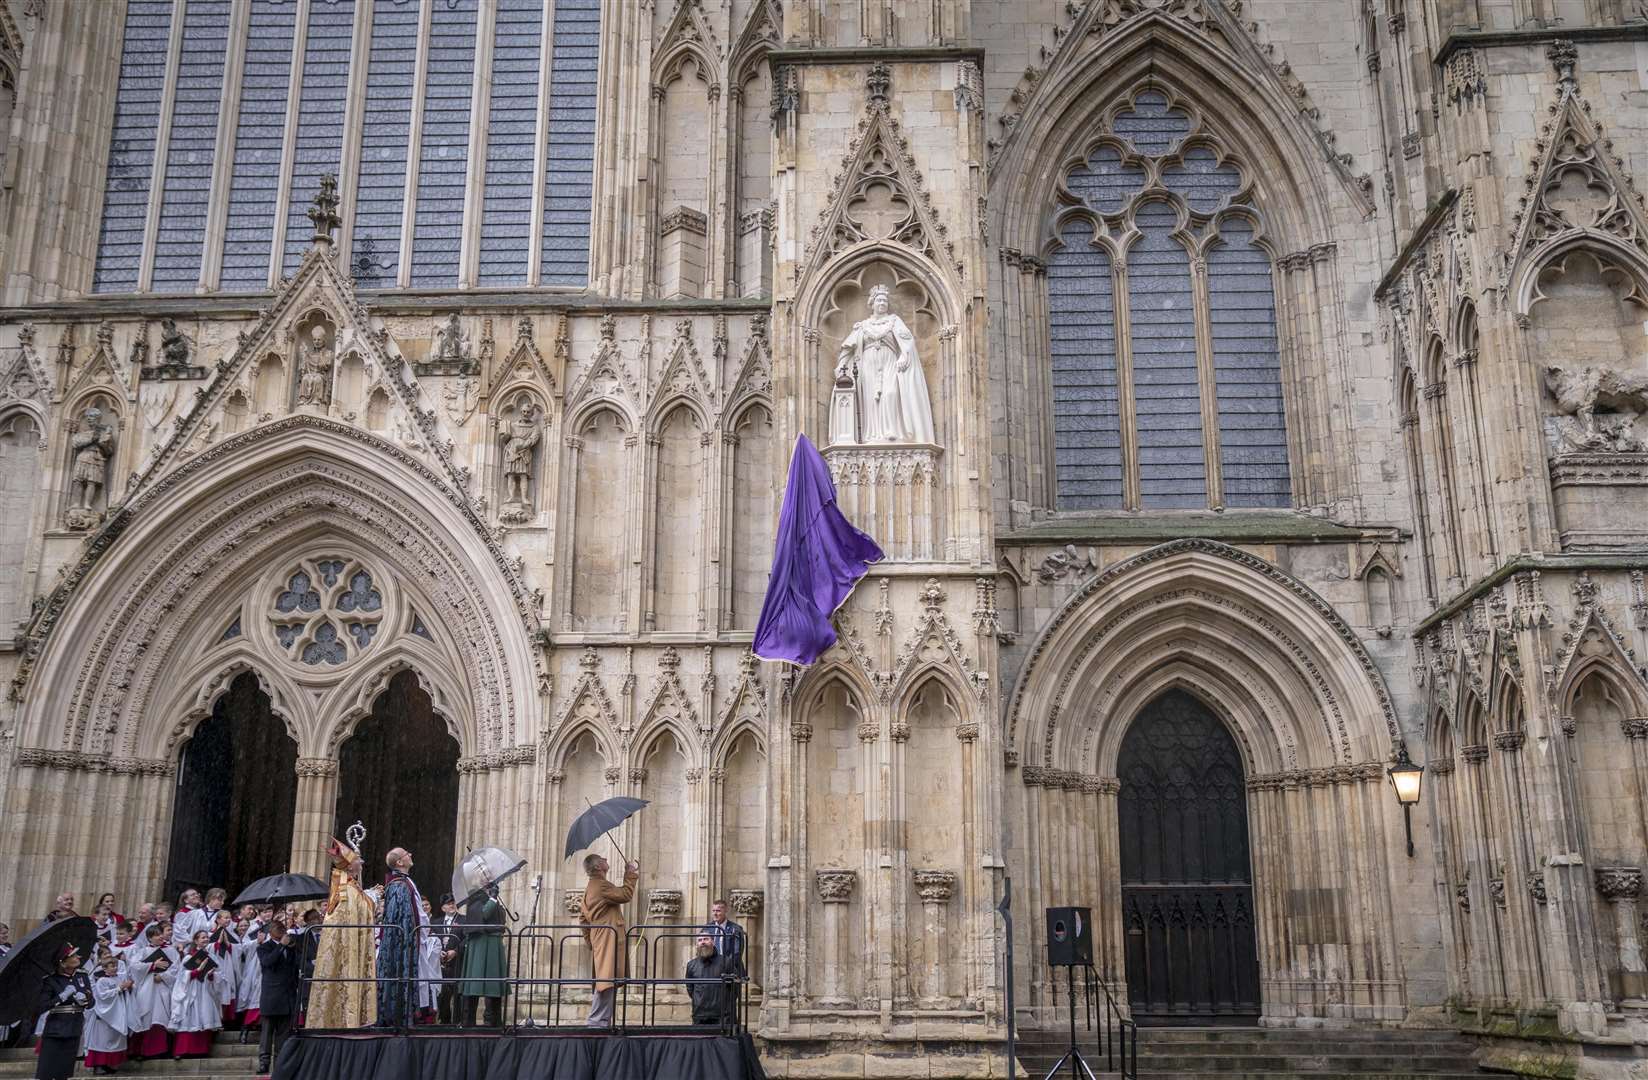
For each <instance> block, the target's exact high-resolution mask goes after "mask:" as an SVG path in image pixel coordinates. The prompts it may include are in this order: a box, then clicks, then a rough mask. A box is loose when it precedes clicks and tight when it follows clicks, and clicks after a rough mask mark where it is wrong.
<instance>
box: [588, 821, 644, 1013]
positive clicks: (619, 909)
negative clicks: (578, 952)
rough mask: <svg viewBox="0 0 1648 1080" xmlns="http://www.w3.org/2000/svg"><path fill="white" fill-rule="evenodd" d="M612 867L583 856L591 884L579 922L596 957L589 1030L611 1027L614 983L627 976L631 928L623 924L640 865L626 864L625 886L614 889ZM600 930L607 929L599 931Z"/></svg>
mask: <svg viewBox="0 0 1648 1080" xmlns="http://www.w3.org/2000/svg"><path fill="white" fill-rule="evenodd" d="M610 865H611V864H609V863H608V862H607V861H606V860H605V859H603V858H602V857H601V856H599V855H596V854H593V853H591V854H589V855H586V856H584V873H586V874H588V875H589V884H588V885H587V886H585V888H584V899H583V902H582V903H581V904H580V905H579V907H578V916H579V920H578V921H579V922H581V923H582V924H583V926H584V937H585V939H586V940H588V941H589V948H590V953H591V955H592V956H593V957H594V971H595V991H594V993H593V994H592V995H591V997H590V1001H589V1026H590V1027H607V1026H609V1025H611V1023H612V1008H613V1005H614V1004H615V1003H616V1001H617V998H618V984H617V982H616V981H614V980H617V979H622V978H625V977H626V976H627V975H628V966H627V964H626V963H625V961H626V960H627V959H628V955H627V954H626V953H625V951H624V945H625V941H624V934H625V932H626V931H627V930H628V929H629V924H628V923H627V922H626V921H625V920H624V905H625V904H627V903H629V902H630V901H631V900H633V899H634V898H635V883H636V882H637V881H638V880H640V877H641V864H640V863H638V862H635V861H633V860H631V861H630V862H628V863H626V864H624V883H623V885H614V884H613V883H612V882H610V881H608V880H607V869H608V868H609V866H610ZM598 927H603V928H605V929H600V930H598V929H597V928H598Z"/></svg>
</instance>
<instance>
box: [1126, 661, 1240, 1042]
mask: <svg viewBox="0 0 1648 1080" xmlns="http://www.w3.org/2000/svg"><path fill="white" fill-rule="evenodd" d="M1116 771H1117V775H1118V777H1119V779H1120V780H1121V791H1120V793H1119V794H1118V797H1117V824H1118V831H1119V840H1120V842H1121V843H1120V851H1121V860H1120V861H1121V878H1122V924H1123V933H1124V935H1125V942H1126V945H1125V948H1126V954H1125V955H1126V964H1127V995H1128V999H1129V1004H1130V1006H1131V1008H1132V1012H1133V1016H1134V1018H1135V1019H1137V1020H1138V1021H1139V1023H1141V1024H1160V1025H1171V1024H1186V1025H1189V1024H1249V1023H1256V1022H1257V1021H1258V1018H1259V961H1258V951H1257V937H1256V934H1255V927H1254V919H1253V872H1252V869H1251V865H1252V864H1251V860H1250V858H1249V839H1248V817H1247V793H1246V787H1245V777H1244V769H1243V766H1242V757H1241V753H1240V752H1239V750H1238V749H1237V747H1236V741H1235V740H1234V739H1233V738H1231V735H1230V732H1229V730H1228V729H1227V728H1226V727H1225V725H1224V724H1223V723H1222V722H1221V721H1220V720H1219V718H1218V717H1217V716H1215V715H1213V713H1212V712H1211V711H1210V710H1209V709H1208V708H1207V706H1205V705H1204V704H1202V702H1201V701H1199V700H1198V699H1197V698H1195V697H1194V696H1192V695H1191V694H1188V693H1186V692H1185V691H1183V690H1169V691H1167V692H1166V693H1164V694H1162V695H1160V696H1159V697H1156V698H1155V699H1153V700H1152V701H1151V702H1150V703H1149V704H1147V705H1146V706H1145V707H1144V708H1143V709H1141V710H1140V711H1139V715H1138V716H1137V717H1136V718H1135V719H1134V720H1133V723H1132V724H1131V726H1129V728H1128V730H1127V734H1126V735H1125V736H1124V737H1123V739H1122V744H1121V751H1120V754H1119V756H1118V758H1117V769H1116Z"/></svg>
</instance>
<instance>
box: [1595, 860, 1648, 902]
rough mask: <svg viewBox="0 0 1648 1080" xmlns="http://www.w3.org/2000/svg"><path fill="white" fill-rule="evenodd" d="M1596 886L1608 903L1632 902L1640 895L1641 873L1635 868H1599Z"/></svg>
mask: <svg viewBox="0 0 1648 1080" xmlns="http://www.w3.org/2000/svg"><path fill="white" fill-rule="evenodd" d="M1596 885H1597V892H1599V893H1601V894H1602V898H1603V899H1604V900H1607V901H1608V902H1609V903H1619V902H1621V901H1624V900H1632V901H1634V900H1636V899H1637V897H1639V896H1641V895H1642V871H1641V870H1640V869H1638V868H1637V867H1635V866H1599V867H1597V869H1596Z"/></svg>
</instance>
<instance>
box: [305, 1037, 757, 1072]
mask: <svg viewBox="0 0 1648 1080" xmlns="http://www.w3.org/2000/svg"><path fill="white" fill-rule="evenodd" d="M552 1032H553V1033H552ZM272 1080H766V1074H765V1073H763V1072H762V1071H761V1062H760V1060H759V1059H758V1058H757V1056H756V1053H755V1043H754V1042H753V1041H752V1040H751V1038H750V1037H749V1036H748V1035H721V1034H705V1035H698V1034H693V1033H691V1032H682V1031H680V1030H679V1029H677V1030H676V1031H675V1032H673V1033H670V1034H645V1033H641V1032H638V1031H633V1030H632V1031H631V1032H630V1033H627V1034H616V1033H614V1034H605V1033H603V1034H599V1035H594V1034H585V1033H572V1032H567V1030H566V1029H565V1028H562V1029H558V1030H557V1029H548V1030H546V1031H545V1032H544V1033H543V1034H536V1033H533V1034H527V1033H523V1032H515V1033H511V1034H503V1035H496V1034H487V1035H483V1034H479V1033H474V1034H439V1035H437V1034H429V1035H371V1034H361V1035H301V1034H297V1035H294V1036H293V1037H292V1038H290V1039H288V1040H287V1042H286V1045H285V1046H284V1047H283V1048H282V1049H281V1052H280V1060H279V1061H278V1062H276V1064H275V1070H274V1074H273V1077H272Z"/></svg>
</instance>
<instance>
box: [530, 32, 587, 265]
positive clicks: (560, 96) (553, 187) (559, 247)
mask: <svg viewBox="0 0 1648 1080" xmlns="http://www.w3.org/2000/svg"><path fill="white" fill-rule="evenodd" d="M554 2H555V35H554V42H553V47H552V50H551V55H550V61H551V65H552V67H551V79H550V86H549V136H548V137H549V146H548V147H547V148H546V149H547V154H548V158H549V164H548V168H547V169H546V170H545V173H544V234H543V241H544V250H543V256H542V258H541V260H540V266H541V268H542V281H543V284H545V285H582V284H583V283H584V282H585V280H586V279H587V278H588V275H589V217H590V207H591V202H592V199H593V197H594V191H595V92H596V66H597V61H598V60H599V57H600V50H601V0H554Z"/></svg>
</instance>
